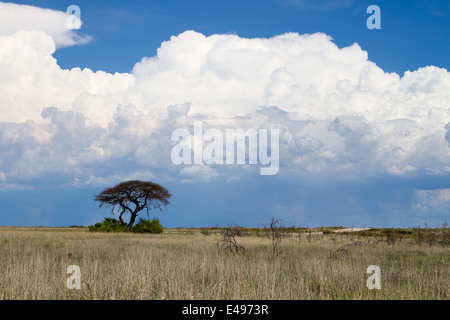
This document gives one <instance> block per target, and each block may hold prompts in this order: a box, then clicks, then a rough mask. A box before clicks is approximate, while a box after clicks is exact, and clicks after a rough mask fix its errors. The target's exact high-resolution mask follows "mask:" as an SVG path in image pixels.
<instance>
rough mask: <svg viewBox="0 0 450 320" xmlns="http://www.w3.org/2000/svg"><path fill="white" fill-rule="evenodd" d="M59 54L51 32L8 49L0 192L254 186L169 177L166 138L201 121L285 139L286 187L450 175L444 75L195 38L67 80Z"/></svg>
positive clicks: (304, 48) (252, 171) (203, 172)
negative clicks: (141, 183) (289, 183)
mask: <svg viewBox="0 0 450 320" xmlns="http://www.w3.org/2000/svg"><path fill="white" fill-rule="evenodd" d="M2 5H4V4H2ZM0 12H1V10H0ZM0 29H1V27H0ZM0 34H1V33H0ZM55 41H56V40H55V38H54V37H52V36H50V35H48V34H47V33H45V32H43V31H23V30H21V31H17V32H15V33H13V34H7V35H0V106H1V110H2V112H1V115H0V150H2V152H1V154H0V186H1V188H4V189H6V188H18V187H20V186H22V187H26V186H32V185H33V184H36V183H37V181H39V183H48V184H69V185H71V184H72V185H86V184H101V185H109V184H112V183H116V182H117V181H119V180H123V179H127V178H139V179H157V180H159V181H173V180H176V181H186V182H189V181H215V180H223V181H240V180H245V179H247V178H251V177H252V176H254V175H258V172H259V166H254V165H252V166H250V165H244V166H243V165H212V166H206V165H203V166H197V167H195V166H194V165H192V166H176V165H174V164H173V163H171V160H170V159H171V158H170V154H171V148H172V146H173V143H172V142H171V141H170V138H171V133H172V132H173V131H174V130H175V129H178V128H186V129H188V130H190V131H191V132H192V130H193V124H194V121H203V123H204V127H205V130H206V129H207V128H216V129H219V130H222V131H223V132H225V130H226V129H237V128H242V129H244V130H245V129H249V128H252V129H255V130H258V129H261V128H264V129H278V130H279V132H280V155H279V158H280V170H279V173H278V174H277V177H279V178H280V179H283V178H286V179H300V178H311V179H313V178H324V179H325V178H326V179H334V180H343V181H348V180H353V181H363V180H364V179H366V178H370V177H380V176H383V175H386V176H399V177H403V176H407V177H410V176H417V177H419V178H420V177H426V176H446V175H449V174H450V161H449V159H450V147H449V146H450V73H449V72H448V71H447V70H445V69H442V68H438V67H435V66H426V67H423V68H420V69H418V70H415V71H408V72H405V74H404V75H403V76H400V75H398V74H395V73H386V72H384V71H383V70H382V69H381V68H379V67H378V66H377V65H376V64H375V63H373V62H371V61H369V60H368V55H367V52H366V51H364V50H363V49H362V48H360V47H359V46H358V45H357V44H354V45H352V46H349V47H344V48H339V47H338V46H336V45H335V44H334V42H333V40H332V38H331V37H330V36H328V35H326V34H323V33H316V34H304V35H300V34H297V33H286V34H282V35H279V36H275V37H272V38H253V39H246V38H241V37H239V36H237V35H217V34H215V35H211V36H204V35H203V34H200V33H197V32H194V31H186V32H183V33H182V34H180V35H178V36H173V37H171V38H170V39H169V40H168V41H166V42H164V43H162V44H161V46H160V48H159V49H158V51H157V54H156V55H155V56H151V57H144V58H143V59H142V60H141V61H139V62H138V63H136V65H135V66H134V68H133V71H132V72H131V73H122V74H119V73H115V74H110V73H106V72H102V71H98V72H92V71H91V70H89V69H83V70H81V69H79V68H74V69H71V70H63V69H61V68H60V67H59V66H58V64H57V61H56V60H55V59H54V58H53V56H52V54H53V52H54V50H55V47H56V46H55Z"/></svg>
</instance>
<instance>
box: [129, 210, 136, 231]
mask: <svg viewBox="0 0 450 320" xmlns="http://www.w3.org/2000/svg"><path fill="white" fill-rule="evenodd" d="M136 217H137V213H133V214H131V218H130V222H129V223H128V229H130V231H131V228H132V227H133V224H134V220H136Z"/></svg>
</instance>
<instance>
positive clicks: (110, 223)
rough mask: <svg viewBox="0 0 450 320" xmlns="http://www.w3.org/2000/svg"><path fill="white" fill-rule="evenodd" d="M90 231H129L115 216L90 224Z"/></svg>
mask: <svg viewBox="0 0 450 320" xmlns="http://www.w3.org/2000/svg"><path fill="white" fill-rule="evenodd" d="M88 229H89V231H101V232H129V231H130V230H129V229H128V227H127V226H124V225H121V224H120V222H119V221H118V220H116V219H114V218H105V220H103V222H97V223H96V224H94V225H90V226H88Z"/></svg>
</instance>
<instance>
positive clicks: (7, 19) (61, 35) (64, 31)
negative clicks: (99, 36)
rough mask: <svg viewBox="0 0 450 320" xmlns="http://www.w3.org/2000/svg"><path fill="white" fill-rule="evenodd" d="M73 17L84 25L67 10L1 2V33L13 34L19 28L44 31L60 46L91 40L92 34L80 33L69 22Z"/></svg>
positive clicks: (78, 23) (84, 42)
mask: <svg viewBox="0 0 450 320" xmlns="http://www.w3.org/2000/svg"><path fill="white" fill-rule="evenodd" d="M71 18H72V19H77V21H76V22H77V26H81V25H82V21H80V20H79V19H78V18H76V17H75V16H72V15H70V14H68V13H66V12H62V11H58V10H52V9H44V8H39V7H35V6H30V5H24V4H15V3H5V2H0V35H11V34H14V33H15V32H17V31H19V30H32V31H42V32H45V33H46V34H48V35H50V36H52V38H53V39H54V41H55V45H56V47H58V48H61V47H67V46H72V45H78V44H86V43H88V42H90V41H91V39H92V38H91V37H90V36H88V35H80V34H79V33H77V31H76V30H75V29H74V28H72V27H71V24H70V23H69V24H68V19H71ZM70 21H71V20H69V22H70ZM69 27H71V28H69Z"/></svg>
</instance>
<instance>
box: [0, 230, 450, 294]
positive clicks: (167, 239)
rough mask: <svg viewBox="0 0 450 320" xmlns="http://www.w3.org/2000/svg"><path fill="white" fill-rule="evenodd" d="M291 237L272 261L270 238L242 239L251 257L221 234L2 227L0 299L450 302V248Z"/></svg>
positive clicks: (378, 236) (403, 239)
mask: <svg viewBox="0 0 450 320" xmlns="http://www.w3.org/2000/svg"><path fill="white" fill-rule="evenodd" d="M290 231H291V232H290V233H289V234H286V235H285V236H284V237H283V238H282V241H281V243H280V244H279V245H278V247H277V248H276V251H275V254H273V247H272V242H271V239H270V238H267V237H265V236H264V233H263V232H260V230H258V229H248V230H247V231H246V232H244V233H243V234H242V235H241V236H238V237H236V241H237V242H238V243H239V245H241V246H243V247H244V248H245V252H243V253H238V254H233V253H232V252H231V251H229V250H228V251H227V250H221V249H220V248H218V247H217V245H216V243H217V242H218V240H219V239H220V237H221V229H215V228H210V229H208V228H202V229H166V230H165V232H164V233H163V234H158V235H150V234H131V233H130V234H122V233H95V232H89V231H88V230H87V228H18V227H17V228H16V227H1V228H0V299H213V300H216V299H217V300H224V299H445V300H448V299H449V297H450V293H449V284H450V281H449V274H450V273H449V271H450V270H449V256H450V255H449V253H450V246H448V245H443V244H440V243H439V242H427V241H423V242H420V241H417V237H413V234H412V233H411V232H409V231H408V230H406V231H405V232H404V233H401V232H400V230H397V233H395V234H394V238H395V239H396V240H392V239H391V238H390V237H391V236H392V233H389V232H387V231H386V230H381V229H376V230H375V231H373V233H370V232H365V233H354V234H334V233H332V232H331V231H332V228H329V229H323V234H321V232H318V233H312V234H308V232H309V231H315V230H307V229H298V230H290ZM408 232H409V233H408ZM398 235H401V236H398ZM389 239H391V241H388V240H389ZM425 239H426V238H425ZM70 265H77V266H79V267H80V271H81V289H79V290H77V289H72V290H70V289H68V288H67V286H66V282H67V279H68V277H69V276H70V275H69V274H67V273H66V271H67V267H68V266H70ZM369 265H377V266H379V267H380V268H381V272H382V273H381V289H380V290H377V289H374V290H369V289H368V288H367V287H366V280H367V278H368V277H369V276H370V275H369V274H367V273H366V269H367V267H368V266H369Z"/></svg>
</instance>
